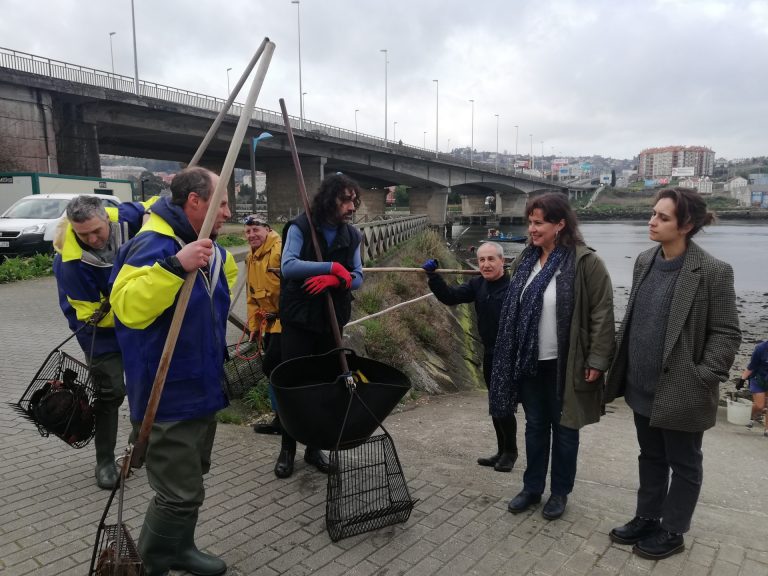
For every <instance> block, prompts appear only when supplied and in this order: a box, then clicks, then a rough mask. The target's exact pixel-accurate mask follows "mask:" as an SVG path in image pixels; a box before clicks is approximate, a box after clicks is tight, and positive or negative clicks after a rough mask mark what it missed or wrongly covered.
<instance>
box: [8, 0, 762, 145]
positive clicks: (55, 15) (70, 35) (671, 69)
mask: <svg viewBox="0 0 768 576" xmlns="http://www.w3.org/2000/svg"><path fill="white" fill-rule="evenodd" d="M134 2H135V8H136V34H137V45H138V64H139V77H140V78H141V79H146V80H150V81H153V82H157V83H161V84H166V85H169V86H173V87H177V88H184V89H188V90H192V91H197V92H201V93H204V94H209V95H213V96H219V97H225V96H226V92H227V72H226V70H227V68H230V67H231V68H232V71H231V72H230V83H231V84H232V85H234V84H235V82H236V80H237V78H238V77H239V76H240V74H241V73H242V70H243V68H244V67H245V65H246V64H247V63H248V61H249V60H250V58H251V56H252V55H253V52H254V51H255V49H256V48H257V47H258V45H259V43H260V42H261V40H262V39H263V37H264V36H269V38H270V39H271V40H272V41H274V42H275V43H276V45H277V48H276V51H275V56H274V58H273V60H272V64H271V66H270V69H269V72H268V74H267V79H266V82H265V85H264V89H263V90H262V93H261V96H260V98H259V101H258V102H257V106H259V107H262V108H269V109H272V110H278V109H279V107H278V103H277V101H278V98H280V97H283V98H285V99H286V102H287V106H288V110H289V112H290V113H291V114H294V115H297V116H298V115H299V58H298V31H297V13H298V11H299V10H300V17H301V68H302V87H303V91H304V92H306V93H307V95H306V96H305V108H306V109H305V117H306V118H307V119H309V120H315V121H318V122H324V123H327V124H332V125H336V126H342V127H345V128H348V129H354V128H355V109H359V112H358V113H357V122H358V130H359V131H360V132H364V133H367V134H372V135H376V136H383V135H384V67H385V65H384V56H385V55H384V54H383V53H382V52H380V50H381V49H384V48H386V49H387V50H388V60H389V64H388V68H387V70H388V94H389V96H388V119H389V122H388V136H389V138H390V139H392V137H393V130H394V129H395V128H394V122H397V127H396V138H397V139H402V140H403V141H404V142H406V143H409V144H413V145H417V146H421V145H423V144H424V141H425V138H426V145H427V147H428V148H434V146H435V100H436V92H435V88H436V85H435V83H434V82H433V79H438V80H439V132H438V135H439V147H440V149H441V150H447V149H448V145H449V142H448V141H449V139H450V146H451V147H457V146H469V144H470V140H471V137H472V104H471V103H470V102H469V100H470V99H474V101H475V103H474V144H475V148H476V149H478V150H489V151H493V150H495V149H496V116H495V115H496V114H498V115H499V122H498V125H499V149H500V151H502V152H503V151H504V150H507V151H508V152H510V153H514V152H515V146H516V143H515V132H516V130H515V128H514V126H515V125H517V126H519V129H518V131H517V132H518V139H517V147H518V150H519V152H520V153H521V154H524V153H525V154H527V153H529V152H530V148H531V137H530V135H531V134H533V143H534V146H533V151H534V154H535V155H537V156H538V155H540V154H541V151H542V144H541V143H542V141H543V150H544V154H545V155H547V156H548V155H551V154H555V155H557V156H569V155H592V154H599V155H602V156H612V157H614V158H631V157H633V156H635V155H637V153H638V152H639V151H640V150H641V149H643V148H647V147H651V146H665V145H670V144H684V145H703V146H708V147H710V148H712V149H713V150H714V151H715V153H716V155H717V156H718V157H726V158H738V157H749V156H760V155H766V154H768V150H767V149H766V148H767V147H766V145H765V142H766V128H768V90H767V88H768V75H766V55H768V2H766V1H765V0H761V1H738V0H731V1H714V0H713V1H710V0H647V1H643V0H622V1H618V0H603V1H601V0H561V1H552V0H536V1H532V0H531V1H529V2H521V1H518V0H493V1H490V0H476V1H474V2H472V1H470V2H468V1H466V0H463V1H462V0H380V1H377V2H374V1H372V0H301V4H300V5H299V6H297V5H296V4H292V3H291V2H290V0H230V1H229V2H225V1H222V0H193V1H184V2H182V1H180V0H134ZM0 14H2V17H1V20H2V34H0V46H2V47H4V48H10V49H13V50H19V51H23V52H28V53H32V54H36V55H40V56H45V57H50V58H55V59H58V60H63V61H65V62H71V63H75V64H80V65H83V66H89V67H93V68H98V69H102V70H109V69H110V67H111V64H110V50H109V32H116V34H115V36H114V37H113V47H114V60H115V71H116V72H117V73H120V74H125V75H128V76H133V69H134V68H133V46H132V40H131V2H130V0H55V1H54V0H0ZM245 92H246V90H244V91H243V93H242V96H241V97H239V98H238V99H239V100H240V101H244V100H245ZM425 131H426V137H425V135H424V132H425Z"/></svg>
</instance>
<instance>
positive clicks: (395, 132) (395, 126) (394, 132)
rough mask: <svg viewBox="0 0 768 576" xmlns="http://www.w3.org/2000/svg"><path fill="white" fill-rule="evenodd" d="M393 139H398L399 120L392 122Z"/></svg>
mask: <svg viewBox="0 0 768 576" xmlns="http://www.w3.org/2000/svg"><path fill="white" fill-rule="evenodd" d="M392 140H397V120H395V121H394V122H393V123H392Z"/></svg>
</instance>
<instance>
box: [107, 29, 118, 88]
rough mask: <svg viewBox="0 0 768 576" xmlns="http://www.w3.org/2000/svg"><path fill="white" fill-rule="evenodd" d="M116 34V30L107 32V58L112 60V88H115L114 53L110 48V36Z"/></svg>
mask: <svg viewBox="0 0 768 576" xmlns="http://www.w3.org/2000/svg"><path fill="white" fill-rule="evenodd" d="M115 34H117V32H110V33H109V60H110V61H111V62H112V88H113V89H114V88H115V53H114V51H113V50H112V36H114V35H115Z"/></svg>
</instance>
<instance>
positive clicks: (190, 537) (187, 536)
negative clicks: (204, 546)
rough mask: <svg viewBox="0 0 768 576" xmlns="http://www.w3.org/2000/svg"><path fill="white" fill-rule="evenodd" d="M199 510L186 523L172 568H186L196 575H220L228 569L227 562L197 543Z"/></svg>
mask: <svg viewBox="0 0 768 576" xmlns="http://www.w3.org/2000/svg"><path fill="white" fill-rule="evenodd" d="M197 517H198V512H195V513H194V514H193V515H192V516H191V517H190V518H189V519H188V520H187V521H186V522H185V524H184V529H183V531H182V534H181V542H179V550H178V553H177V554H176V559H175V560H174V561H173V562H172V563H171V569H172V570H186V571H187V572H190V573H191V574H195V575H196V576H219V574H224V573H225V572H226V571H227V564H226V563H225V562H224V560H222V559H221V558H218V557H216V556H212V555H210V554H206V553H205V552H201V551H200V550H198V549H197V546H196V545H195V527H196V526H197Z"/></svg>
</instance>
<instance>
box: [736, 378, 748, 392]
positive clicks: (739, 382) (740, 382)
mask: <svg viewBox="0 0 768 576" xmlns="http://www.w3.org/2000/svg"><path fill="white" fill-rule="evenodd" d="M745 382H746V381H745V380H744V378H739V379H738V380H736V390H741V389H742V388H744V383H745Z"/></svg>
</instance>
